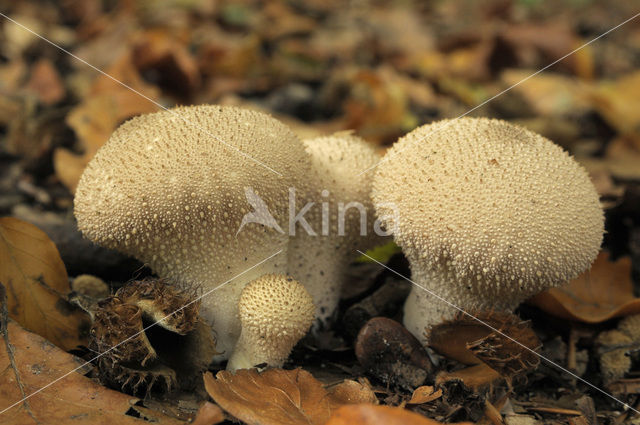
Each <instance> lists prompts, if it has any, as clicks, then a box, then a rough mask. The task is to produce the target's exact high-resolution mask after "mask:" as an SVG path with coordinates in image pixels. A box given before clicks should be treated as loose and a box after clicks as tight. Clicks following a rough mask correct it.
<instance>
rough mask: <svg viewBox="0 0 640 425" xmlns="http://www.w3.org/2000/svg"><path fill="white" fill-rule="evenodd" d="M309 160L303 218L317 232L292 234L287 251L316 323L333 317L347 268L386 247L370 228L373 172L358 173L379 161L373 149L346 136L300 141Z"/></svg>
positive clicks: (354, 138)
mask: <svg viewBox="0 0 640 425" xmlns="http://www.w3.org/2000/svg"><path fill="white" fill-rule="evenodd" d="M303 143H304V145H305V147H306V151H307V153H308V154H309V156H310V157H311V172H310V173H309V176H308V181H309V182H310V183H312V185H309V186H307V187H305V188H304V190H303V192H304V191H305V190H306V191H307V193H306V194H304V193H303V196H304V195H306V196H307V198H308V200H309V202H313V203H314V205H313V207H312V208H311V209H310V210H309V213H308V214H307V215H306V219H307V221H308V223H309V225H310V227H311V228H312V230H313V231H314V232H315V233H316V234H315V235H313V234H309V233H308V232H307V231H305V230H304V229H302V228H298V229H296V233H295V236H294V237H292V238H291V242H290V245H289V252H288V256H289V259H288V262H289V268H288V273H289V274H290V275H292V276H293V277H295V278H296V279H298V280H299V281H300V282H302V283H303V284H304V286H305V287H306V288H307V290H308V291H309V293H310V294H311V296H312V297H313V303H314V304H315V305H316V309H317V312H316V314H317V317H318V319H319V321H320V324H327V323H328V322H329V321H330V318H331V316H332V315H333V313H334V311H335V309H336V306H337V305H338V301H339V300H340V290H341V288H342V287H343V285H344V284H345V283H346V277H347V276H346V271H347V267H348V266H349V263H350V262H351V261H353V260H354V259H355V258H356V257H358V255H359V254H358V252H357V251H356V250H357V249H360V250H362V251H365V250H367V249H369V248H371V247H373V246H375V245H378V244H382V243H384V240H383V238H382V237H380V236H378V235H377V234H376V233H375V232H374V229H373V224H374V218H375V217H374V215H375V213H374V209H373V204H372V202H371V197H370V192H371V184H372V180H373V173H364V174H362V175H358V173H359V172H361V171H362V170H365V169H367V168H369V167H371V166H373V165H374V164H375V163H377V162H378V161H379V160H380V157H379V155H378V154H377V153H376V152H375V150H374V148H373V147H372V146H371V145H370V144H369V143H367V142H365V141H364V140H362V139H361V138H359V137H357V136H355V135H353V134H351V132H350V131H345V132H339V133H335V134H333V135H331V136H325V137H318V138H314V139H307V140H303Z"/></svg>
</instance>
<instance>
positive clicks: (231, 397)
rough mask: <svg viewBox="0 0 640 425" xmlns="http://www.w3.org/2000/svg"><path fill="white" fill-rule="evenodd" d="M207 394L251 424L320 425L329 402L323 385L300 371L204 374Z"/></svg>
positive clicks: (276, 370)
mask: <svg viewBox="0 0 640 425" xmlns="http://www.w3.org/2000/svg"><path fill="white" fill-rule="evenodd" d="M204 386H205V388H206V390H207V392H208V393H209V395H210V396H211V397H212V398H213V399H214V400H215V402H216V403H218V404H219V405H220V406H221V407H222V408H223V409H224V410H226V411H227V412H229V413H230V414H231V415H233V416H235V417H236V418H238V419H239V420H241V421H244V422H247V423H248V424H250V425H299V424H314V425H323V424H324V423H325V422H327V420H328V419H329V417H330V416H331V403H330V401H329V398H328V397H327V392H326V390H325V389H324V388H323V386H322V383H320V381H318V380H316V379H315V378H314V377H313V376H312V375H311V374H310V373H309V372H307V371H305V370H302V369H295V370H282V369H269V370H267V371H265V372H263V373H258V371H257V370H255V369H241V370H239V371H237V372H236V373H235V374H232V373H231V372H227V371H221V372H218V374H217V375H216V378H215V379H214V378H213V375H212V374H211V373H209V372H207V373H205V375H204Z"/></svg>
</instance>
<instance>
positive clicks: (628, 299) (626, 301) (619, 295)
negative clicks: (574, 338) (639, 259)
mask: <svg viewBox="0 0 640 425" xmlns="http://www.w3.org/2000/svg"><path fill="white" fill-rule="evenodd" d="M528 302H529V303H530V304H533V305H535V306H536V307H538V308H540V309H542V310H544V311H545V312H547V313H549V314H551V315H554V316H556V317H560V318H562V319H569V320H577V321H580V322H585V323H600V322H604V321H606V320H609V319H613V318H615V317H621V316H628V315H630V314H638V313H640V298H636V297H634V295H633V282H632V281H631V260H630V259H629V258H628V257H624V258H621V259H619V260H617V261H615V262H612V261H609V254H608V253H606V252H601V253H600V254H599V255H598V258H597V259H596V261H595V262H594V263H593V266H592V267H591V270H589V271H587V272H585V273H583V274H581V275H580V276H578V277H577V278H576V279H574V280H572V281H570V282H569V283H568V284H567V285H565V286H563V287H560V288H553V289H550V290H548V291H545V292H543V293H541V294H538V295H536V296H535V297H533V298H531V299H530V300H529V301H528Z"/></svg>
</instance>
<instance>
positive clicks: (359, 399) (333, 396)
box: [327, 379, 378, 409]
mask: <svg viewBox="0 0 640 425" xmlns="http://www.w3.org/2000/svg"><path fill="white" fill-rule="evenodd" d="M327 391H328V393H329V400H330V401H331V408H332V409H337V408H338V407H340V406H342V405H344V404H362V403H367V404H378V398H377V397H376V394H375V393H374V392H373V390H372V389H371V385H370V384H369V382H368V381H366V380H365V381H364V382H358V381H353V380H351V379H346V380H344V381H342V382H341V383H339V384H337V385H334V386H332V387H331V388H328V389H327Z"/></svg>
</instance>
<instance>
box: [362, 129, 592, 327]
mask: <svg viewBox="0 0 640 425" xmlns="http://www.w3.org/2000/svg"><path fill="white" fill-rule="evenodd" d="M372 198H373V201H374V204H375V205H376V212H377V214H378V216H379V219H380V220H381V221H382V223H383V225H384V226H385V227H386V229H387V230H389V231H392V232H393V237H394V239H395V241H396V243H397V244H398V245H399V246H400V247H401V248H402V250H403V252H404V253H405V255H406V256H407V258H408V260H409V263H410V266H411V274H412V278H413V281H414V282H415V283H416V284H417V285H419V286H422V287H424V288H426V289H427V290H429V291H432V292H433V293H435V294H436V295H438V296H439V297H442V298H443V299H444V300H446V301H447V302H449V303H451V304H453V305H455V306H457V307H459V308H462V309H464V310H465V311H469V312H471V313H473V312H474V311H479V310H496V311H512V310H513V309H514V308H515V307H516V306H517V305H518V304H520V303H521V302H522V301H524V300H525V299H526V298H528V297H530V296H531V295H533V294H536V293H538V292H540V291H543V290H545V289H547V288H550V287H554V286H558V285H561V284H562V283H564V282H566V281H568V280H569V279H571V278H573V277H575V276H577V275H578V274H579V273H580V272H582V271H583V270H585V269H587V268H588V267H589V266H590V264H591V262H592V261H593V260H594V259H595V257H596V255H597V253H598V250H599V248H600V243H601V241H602V234H603V227H604V224H603V223H604V216H603V212H602V208H601V206H600V203H599V200H598V194H597V193H596V190H595V188H594V187H593V184H592V183H591V181H590V180H589V177H588V175H587V173H586V171H585V170H584V169H583V168H582V167H581V166H580V165H579V164H578V163H577V162H576V161H574V160H573V159H572V158H571V157H570V156H569V155H568V154H567V153H566V152H564V151H563V150H562V149H561V148H560V147H559V146H557V145H555V144H554V143H552V142H551V141H549V140H547V139H545V138H544V137H542V136H540V135H538V134H535V133H533V132H531V131H528V130H526V129H524V128H521V127H518V126H515V125H512V124H509V123H507V122H504V121H499V120H489V119H472V118H462V119H459V120H445V121H440V122H436V123H433V124H430V125H425V126H423V127H420V128H418V129H416V130H414V131H413V132H411V133H409V134H408V135H406V136H404V137H403V138H401V139H400V140H399V141H398V142H397V143H396V144H395V145H394V146H393V148H392V149H390V150H389V151H388V152H387V154H386V155H385V157H384V158H383V160H382V162H381V163H380V164H379V166H378V167H377V170H376V175H375V178H374V183H373V190H372ZM455 311H456V310H455V309H454V308H453V307H452V306H451V305H448V304H446V303H445V302H443V301H442V300H439V299H437V298H436V297H433V296H431V295H430V294H429V293H428V292H427V291H425V290H423V289H421V288H419V287H416V286H414V287H413V288H412V291H411V293H410V295H409V297H408V299H407V301H406V304H405V312H404V323H405V326H406V327H407V328H408V329H409V330H410V331H411V332H412V333H413V334H414V335H416V336H417V337H423V335H424V332H425V328H428V327H430V326H431V325H434V324H437V323H440V322H441V321H442V320H443V319H450V318H451V317H452V316H453V314H454V313H455Z"/></svg>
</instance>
